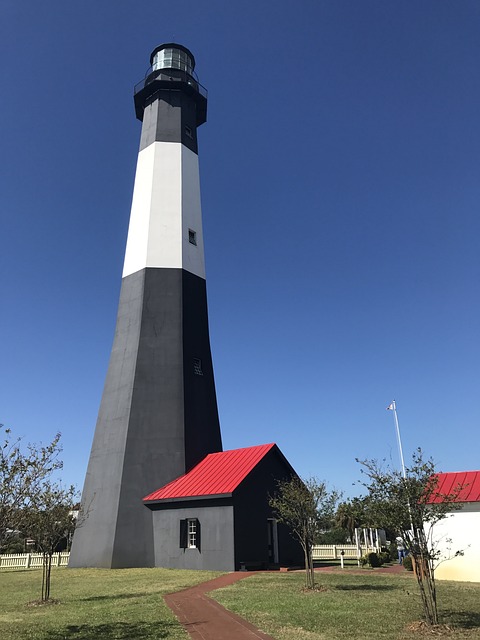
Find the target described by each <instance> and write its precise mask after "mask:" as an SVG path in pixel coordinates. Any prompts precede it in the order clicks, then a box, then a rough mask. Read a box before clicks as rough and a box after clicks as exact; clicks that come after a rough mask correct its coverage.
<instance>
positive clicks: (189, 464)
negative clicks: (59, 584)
mask: <svg viewBox="0 0 480 640" xmlns="http://www.w3.org/2000/svg"><path fill="white" fill-rule="evenodd" d="M150 65H151V66H150V68H149V70H148V71H147V73H146V75H145V78H144V79H143V80H142V81H141V82H140V83H139V84H137V85H136V87H135V93H134V102H135V113H136V116H137V118H138V119H139V120H140V121H141V122H142V131H141V138H140V149H139V153H138V161H137V169H136V175H135V184H134V189H133V198H132V208H131V215H130V224H129V229H128V238H127V246H126V251H125V261H124V267H123V276H122V286H121V292H120V301H119V306H118V316H117V323H116V328H115V336H114V341H113V347H112V353H111V357H110V362H109V365H108V371H107V376H106V381H105V386H104V390H103V395H102V399H101V403H100V409H99V414H98V420H97V425H96V429H95V435H94V440H93V445H92V450H91V454H90V459H89V463H88V469H87V474H86V478H85V484H84V489H83V493H82V510H83V513H84V517H83V518H82V522H81V523H80V525H79V526H78V527H77V530H76V532H75V535H74V538H73V544H72V550H71V556H70V566H72V567H111V568H116V567H149V566H154V535H153V525H152V512H151V510H149V509H147V508H145V506H144V505H143V503H142V498H143V497H144V496H146V495H148V494H149V493H150V492H152V491H153V490H155V489H156V488H158V487H160V486H163V485H165V484H167V483H168V482H171V481H172V480H174V479H175V478H178V477H179V476H181V475H183V474H185V473H188V472H189V471H190V470H191V469H192V468H193V467H194V466H195V465H197V464H198V463H199V462H200V461H201V460H202V459H203V458H204V457H205V456H207V455H208V454H210V453H216V452H220V451H222V442H221V435H220V425H219V419H218V410H217V401H216V393H215V382H214V375H213V365H212V356H211V351H210V339H209V330H208V314H207V294H206V279H205V259H204V248H203V231H202V213H201V202H200V180H199V167H198V142H197V129H198V127H199V126H200V125H202V124H203V123H204V122H205V121H206V117H207V92H206V90H205V88H204V87H202V85H201V84H200V83H199V81H198V77H197V75H196V73H195V59H194V56H193V55H192V53H191V52H190V51H189V50H188V49H187V48H185V47H183V46H181V45H178V44H174V43H168V44H162V45H160V46H158V47H156V48H155V49H154V50H153V52H152V54H151V57H150Z"/></svg>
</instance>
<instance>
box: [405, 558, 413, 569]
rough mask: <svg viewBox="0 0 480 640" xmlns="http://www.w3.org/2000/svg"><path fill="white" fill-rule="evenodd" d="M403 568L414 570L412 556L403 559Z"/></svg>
mask: <svg viewBox="0 0 480 640" xmlns="http://www.w3.org/2000/svg"><path fill="white" fill-rule="evenodd" d="M403 568H404V569H406V570H407V571H413V562H412V556H405V558H404V559H403Z"/></svg>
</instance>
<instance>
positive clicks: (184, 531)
mask: <svg viewBox="0 0 480 640" xmlns="http://www.w3.org/2000/svg"><path fill="white" fill-rule="evenodd" d="M187 539H188V521H187V520H180V549H186V548H187V544H188V543H187Z"/></svg>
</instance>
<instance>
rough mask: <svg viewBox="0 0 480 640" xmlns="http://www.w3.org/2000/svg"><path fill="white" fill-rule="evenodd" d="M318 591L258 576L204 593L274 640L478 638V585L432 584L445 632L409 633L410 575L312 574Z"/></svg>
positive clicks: (291, 580) (417, 614)
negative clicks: (274, 639)
mask: <svg viewBox="0 0 480 640" xmlns="http://www.w3.org/2000/svg"><path fill="white" fill-rule="evenodd" d="M316 576H317V582H318V583H319V586H320V588H321V590H319V591H316V592H311V593H304V592H303V591H302V587H303V583H304V575H303V574H302V573H268V574H267V573H263V574H261V573H259V574H258V575H256V576H253V577H252V578H248V579H246V580H242V581H240V582H237V583H236V584H235V585H232V586H231V587H228V588H225V589H219V590H217V591H214V592H212V593H211V594H210V595H211V596H212V597H214V598H215V599H216V600H217V601H218V602H220V603H221V604H223V605H224V606H225V607H227V608H228V609H230V610H231V611H234V612H235V613H238V614H239V615H241V616H243V617H245V618H246V619H248V620H250V622H252V623H253V624H255V625H256V626H257V627H258V628H259V629H261V630H262V631H264V632H265V633H268V634H270V635H271V636H273V637H274V638H276V639H277V640H353V639H355V640H359V639H360V640H374V639H375V640H376V639H380V638H381V639H385V640H386V639H387V638H388V640H406V639H407V638H408V639H409V640H412V639H418V640H424V638H426V637H430V638H432V637H433V638H438V637H441V638H445V640H450V639H451V640H454V639H457V638H462V639H463V638H468V639H473V638H479V639H480V584H477V583H465V582H464V583H458V582H439V583H438V601H439V605H440V606H439V610H440V612H441V617H442V622H443V623H446V624H448V625H449V626H450V627H451V628H450V629H444V633H445V635H444V634H443V633H442V634H441V635H437V634H436V633H435V634H432V633H425V632H424V631H423V632H422V631H421V630H419V629H418V628H417V629H416V630H412V629H409V625H410V623H412V622H415V621H419V620H421V617H422V615H421V604H420V601H419V598H418V596H417V589H416V581H415V578H414V576H413V575H412V574H410V573H405V574H398V575H388V574H379V573H376V572H375V571H372V570H370V571H368V570H367V571H365V574H363V575H356V574H353V573H351V572H350V571H348V570H345V571H344V572H342V571H338V572H337V573H317V574H316Z"/></svg>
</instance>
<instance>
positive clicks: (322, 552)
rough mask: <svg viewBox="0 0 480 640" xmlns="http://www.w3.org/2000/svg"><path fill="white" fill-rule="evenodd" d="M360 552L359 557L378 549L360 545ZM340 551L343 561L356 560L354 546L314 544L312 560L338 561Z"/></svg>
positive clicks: (356, 554) (356, 555)
mask: <svg viewBox="0 0 480 640" xmlns="http://www.w3.org/2000/svg"><path fill="white" fill-rule="evenodd" d="M360 550H361V553H360V555H362V556H363V555H365V554H366V553H370V551H376V552H378V551H379V550H380V549H379V548H378V547H375V546H374V547H372V546H370V545H369V546H368V547H366V546H365V545H361V547H360ZM342 551H343V552H344V554H343V557H344V558H345V559H346V558H354V559H355V560H356V559H357V558H358V549H357V546H356V545H355V544H316V545H315V546H313V547H312V558H313V560H340V558H341V553H342Z"/></svg>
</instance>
